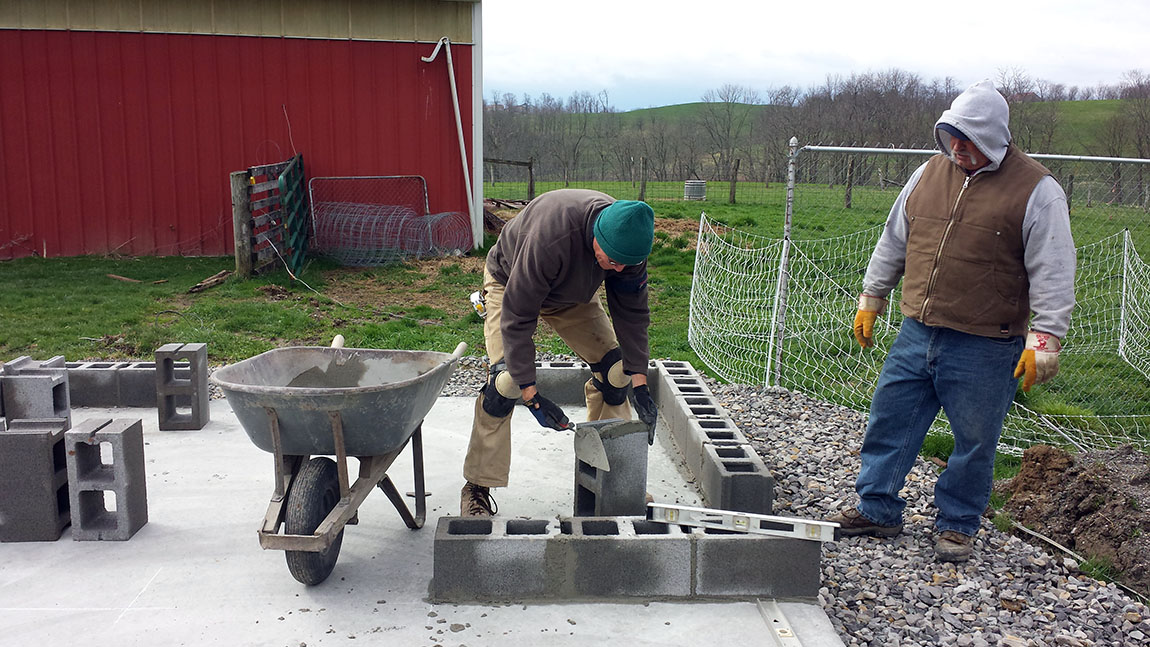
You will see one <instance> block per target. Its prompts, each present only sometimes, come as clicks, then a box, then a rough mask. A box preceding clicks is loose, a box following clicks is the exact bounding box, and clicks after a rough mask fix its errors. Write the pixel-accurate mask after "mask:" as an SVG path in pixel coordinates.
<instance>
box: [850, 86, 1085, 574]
mask: <svg viewBox="0 0 1150 647" xmlns="http://www.w3.org/2000/svg"><path fill="white" fill-rule="evenodd" d="M1008 123H1009V107H1008V106H1007V103H1006V100H1005V99H1003V97H1002V95H1001V94H999V93H998V91H997V90H995V88H994V85H993V84H992V83H991V82H990V81H982V82H980V83H976V84H975V85H972V86H971V87H969V88H967V89H966V90H965V91H964V92H963V93H962V94H960V95H959V96H958V97H957V98H956V99H955V100H954V103H952V104H951V107H950V109H949V110H946V111H944V112H943V113H942V116H941V117H940V118H939V120H938V122H937V123H936V124H935V131H934V132H935V139H936V141H937V143H938V146H939V148H940V149H941V150H942V152H943V154H941V155H935V156H934V157H932V158H931V159H930V160H929V161H927V162H926V163H925V164H923V165H922V166H920V167H919V168H918V169H917V170H916V171H915V172H914V174H913V175H911V177H910V179H909V180H908V182H907V184H906V187H905V188H903V190H902V192H901V193H900V194H899V196H898V199H897V200H896V201H895V203H894V206H893V207H892V208H891V211H890V216H889V217H888V218H887V221H886V227H885V229H884V231H883V234H882V236H881V237H880V238H879V241H878V244H877V245H876V246H875V250H874V253H873V254H872V255H871V258H870V263H869V264H868V266H867V271H866V276H865V278H864V279H863V291H862V294H861V295H860V296H859V305H858V313H857V314H856V317H855V322H854V334H855V338H856V340H857V341H858V343H859V344H860V345H861V346H862V347H863V348H866V347H868V346H871V345H872V343H873V335H874V324H875V320H876V318H877V317H878V315H879V314H880V313H881V312H882V311H883V308H884V307H885V306H886V303H887V300H886V297H887V296H888V295H889V294H890V292H891V290H893V289H894V287H895V286H896V285H897V284H898V282H899V279H900V278H902V279H903V286H902V300H901V303H900V307H901V310H902V314H903V316H904V317H905V318H904V319H903V321H902V326H901V328H900V330H899V333H898V337H897V338H896V340H895V342H894V344H893V345H892V346H891V349H890V354H889V355H887V358H886V361H885V363H884V364H883V369H882V373H881V375H880V376H879V380H878V384H877V385H876V388H875V392H874V397H873V399H872V400H871V409H870V418H869V420H868V423H867V430H866V436H865V437H864V439H863V445H862V449H861V451H860V456H861V459H862V468H861V470H860V471H859V476H858V480H857V482H856V484H855V490H856V492H857V493H858V495H859V502H858V505H857V506H856V507H854V508H848V509H845V510H842V511H841V512H839V513H838V514H836V515H834V516H832V517H831V518H830V520H831V521H835V522H838V523H839V524H840V526H841V528H840V533H841V534H842V535H845V536H854V535H873V536H879V537H893V536H894V535H897V534H898V533H899V532H901V531H902V524H903V522H902V515H903V509H904V508H905V507H906V501H905V500H904V499H902V498H901V497H900V496H899V490H901V489H902V487H903V484H904V482H905V480H906V475H907V473H908V472H909V471H910V469H911V467H912V466H913V465H914V461H915V458H916V457H917V455H918V452H919V450H920V449H921V448H922V443H923V440H924V439H925V437H926V433H927V430H928V429H929V428H930V425H931V423H932V422H933V421H934V419H935V416H936V415H937V414H938V411H939V408H942V410H943V411H945V412H946V416H947V419H948V421H949V422H950V427H951V431H952V432H953V434H954V452H953V453H952V454H951V455H950V458H949V460H948V461H947V466H946V469H945V470H944V471H943V472H942V474H940V475H939V477H938V481H937V483H936V484H935V488H934V503H935V507H936V508H937V515H936V519H935V522H934V525H935V530H936V538H935V555H936V557H937V558H938V559H940V560H943V561H952V562H960V561H965V560H967V559H969V557H970V555H971V553H972V548H973V541H974V536H975V535H976V534H977V532H978V529H979V524H980V518H981V515H982V513H983V511H984V510H985V509H986V506H987V503H988V502H989V501H990V490H991V487H992V484H993V471H994V455H995V449H996V447H997V446H998V438H999V436H1000V435H1001V433H1002V423H1003V420H1004V419H1005V418H1006V413H1007V411H1008V410H1009V409H1010V405H1011V402H1012V401H1013V399H1014V394H1015V392H1016V390H1017V388H1018V378H1019V377H1022V378H1023V389H1024V390H1026V391H1029V390H1030V387H1031V386H1032V385H1034V384H1041V383H1043V382H1045V381H1047V380H1049V379H1050V378H1052V377H1054V375H1055V374H1056V373H1057V372H1058V352H1059V350H1060V348H1061V342H1060V340H1061V339H1062V338H1063V337H1064V336H1065V335H1066V331H1067V329H1068V328H1069V325H1070V312H1071V310H1072V309H1073V308H1074V270H1075V249H1074V241H1073V239H1072V238H1071V235H1070V217H1069V212H1068V209H1067V204H1066V194H1065V193H1064V192H1063V190H1062V187H1061V186H1059V184H1058V182H1057V181H1056V180H1055V179H1054V178H1053V177H1052V176H1051V174H1050V171H1048V170H1047V169H1046V168H1044V167H1043V166H1042V165H1041V164H1039V163H1038V162H1036V161H1034V160H1032V159H1031V158H1030V157H1028V156H1027V155H1026V154H1025V153H1023V152H1022V151H1021V150H1020V149H1019V148H1018V147H1017V146H1015V145H1014V144H1013V143H1012V142H1011V137H1010V130H1009V128H1008ZM1032 313H1033V316H1031V315H1032Z"/></svg>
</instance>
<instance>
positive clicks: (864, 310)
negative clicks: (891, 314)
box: [855, 294, 886, 348]
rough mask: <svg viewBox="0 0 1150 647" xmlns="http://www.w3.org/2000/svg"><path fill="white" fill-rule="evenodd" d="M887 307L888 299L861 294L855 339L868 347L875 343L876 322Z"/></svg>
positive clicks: (856, 316)
mask: <svg viewBox="0 0 1150 647" xmlns="http://www.w3.org/2000/svg"><path fill="white" fill-rule="evenodd" d="M885 307H886V299H883V298H881V297H872V296H870V295H869V294H860V295H859V311H858V314H856V315H855V341H857V342H858V343H859V346H862V347H863V348H866V347H868V346H873V345H874V322H875V320H876V319H878V316H879V314H881V313H882V311H883V308H885Z"/></svg>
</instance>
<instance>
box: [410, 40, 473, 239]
mask: <svg viewBox="0 0 1150 647" xmlns="http://www.w3.org/2000/svg"><path fill="white" fill-rule="evenodd" d="M444 45H447V76H448V81H449V82H450V83H451V105H452V106H453V107H454V108H455V132H456V134H457V135H458V136H459V161H460V163H461V164H462V165H463V184H464V187H465V188H466V189H467V213H468V216H469V217H470V218H471V233H472V237H473V238H474V236H475V221H476V217H475V200H473V199H472V197H471V196H472V193H471V165H470V164H469V163H468V160H467V145H466V144H465V143H464V139H463V120H462V119H461V118H460V116H459V93H458V92H457V91H456V89H455V66H454V65H452V63H451V39H450V38H448V37H447V36H444V37H443V38H440V39H439V42H438V43H436V44H435V49H434V50H433V51H432V52H431V56H423V57H421V59H422V60H423V62H424V63H430V62H432V61H434V60H435V57H436V56H438V55H439V50H440V48H442V47H443V46H444Z"/></svg>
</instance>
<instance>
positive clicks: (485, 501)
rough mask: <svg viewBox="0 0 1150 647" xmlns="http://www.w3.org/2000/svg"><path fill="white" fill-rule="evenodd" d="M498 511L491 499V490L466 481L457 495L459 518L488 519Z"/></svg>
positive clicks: (493, 500)
mask: <svg viewBox="0 0 1150 647" xmlns="http://www.w3.org/2000/svg"><path fill="white" fill-rule="evenodd" d="M498 511H499V506H498V505H496V504H495V499H493V498H491V488H488V487H484V486H482V485H476V484H474V483H472V482H471V481H468V482H467V483H466V484H464V486H463V490H462V491H460V493H459V516H461V517H490V516H493V515H494V514H495V513H496V512H498Z"/></svg>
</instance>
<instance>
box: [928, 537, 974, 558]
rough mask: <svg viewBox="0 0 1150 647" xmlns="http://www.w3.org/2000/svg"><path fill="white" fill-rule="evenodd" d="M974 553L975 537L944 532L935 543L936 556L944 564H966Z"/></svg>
mask: <svg viewBox="0 0 1150 647" xmlns="http://www.w3.org/2000/svg"><path fill="white" fill-rule="evenodd" d="M972 552H974V537H971V536H970V535H964V534H962V533H961V532H958V531H955V530H943V531H942V532H940V533H938V539H936V540H935V541H934V556H935V557H937V558H938V559H939V561H943V562H965V561H966V560H968V559H970V554H971V553H972Z"/></svg>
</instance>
